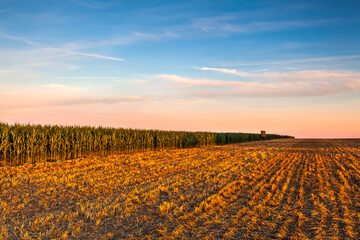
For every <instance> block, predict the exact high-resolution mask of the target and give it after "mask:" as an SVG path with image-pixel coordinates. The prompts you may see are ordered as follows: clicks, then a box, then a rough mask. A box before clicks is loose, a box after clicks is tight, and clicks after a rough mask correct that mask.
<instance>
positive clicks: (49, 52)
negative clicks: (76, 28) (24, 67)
mask: <svg viewBox="0 0 360 240" xmlns="http://www.w3.org/2000/svg"><path fill="white" fill-rule="evenodd" d="M0 37H2V38H6V39H10V40H15V41H21V42H23V43H26V44H28V45H31V46H35V47H37V48H38V50H41V49H43V50H44V51H43V52H46V53H48V54H51V53H59V52H61V53H65V54H70V55H79V56H85V57H91V58H99V59H106V60H111V61H119V62H125V61H126V60H125V59H123V58H117V57H110V56H105V55H100V54H93V53H83V52H78V51H73V50H68V49H66V48H49V47H46V48H45V47H43V46H41V45H40V44H38V43H36V42H33V41H30V40H28V39H26V38H22V37H17V36H12V35H7V34H4V33H0Z"/></svg>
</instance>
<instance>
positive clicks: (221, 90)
mask: <svg viewBox="0 0 360 240" xmlns="http://www.w3.org/2000/svg"><path fill="white" fill-rule="evenodd" d="M199 69H200V70H208V71H217V72H220V73H226V74H232V75H236V76H241V77H243V76H246V77H247V78H246V79H242V80H238V81H225V80H213V79H196V78H186V77H181V76H177V75H168V74H160V75H157V78H159V79H162V80H166V81H169V82H172V83H174V84H176V85H178V86H179V87H180V86H181V87H183V88H185V91H188V90H189V88H191V92H194V91H195V92H196V94H198V96H200V97H206V98H216V97H309V96H329V95H337V94H345V93H359V92H360V73H358V72H350V71H343V72H331V71H322V70H316V71H313V70H311V71H294V72H265V73H250V72H241V71H237V70H234V69H218V68H199Z"/></svg>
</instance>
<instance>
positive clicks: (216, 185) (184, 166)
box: [0, 139, 360, 239]
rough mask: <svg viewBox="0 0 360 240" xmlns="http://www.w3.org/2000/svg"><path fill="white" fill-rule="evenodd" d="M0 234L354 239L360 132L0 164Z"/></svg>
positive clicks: (358, 216) (359, 208) (359, 206)
mask: <svg viewBox="0 0 360 240" xmlns="http://www.w3.org/2000/svg"><path fill="white" fill-rule="evenodd" d="M0 213H1V214H0V226H1V229H0V232H1V233H0V239H1V238H2V239H19V238H20V239H31V238H40V239H51V238H59V239H68V238H69V239H131V238H133V239H138V238H140V239H143V238H145V239H146V238H149V239H158V238H164V239H180V238H185V239H206V238H208V239H223V238H224V239H272V238H280V239H282V238H289V239H308V238H309V239H315V238H319V239H359V238H360V235H359V232H360V140H294V139H284V140H271V141H261V142H250V143H242V144H233V145H226V146H217V147H214V146H211V147H203V148H192V149H179V150H162V151H156V152H144V153H134V154H122V155H114V156H107V157H89V158H84V159H77V160H67V161H63V162H52V163H49V162H46V163H37V164H26V165H22V166H17V167H3V168H0Z"/></svg>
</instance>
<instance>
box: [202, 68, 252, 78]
mask: <svg viewBox="0 0 360 240" xmlns="http://www.w3.org/2000/svg"><path fill="white" fill-rule="evenodd" d="M195 69H198V70H203V71H215V72H221V73H227V74H233V75H237V76H240V77H250V76H251V73H249V72H243V71H239V70H236V69H228V68H209V67H195Z"/></svg>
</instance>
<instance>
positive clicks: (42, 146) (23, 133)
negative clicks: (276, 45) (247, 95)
mask: <svg viewBox="0 0 360 240" xmlns="http://www.w3.org/2000/svg"><path fill="white" fill-rule="evenodd" d="M266 138H267V139H276V138H289V136H280V135H275V134H268V135H267V136H266ZM260 139H261V138H260V134H249V133H210V132H184V131H160V130H139V129H124V128H106V127H96V128H95V127H80V126H57V125H55V126H49V125H44V126H43V125H30V124H27V125H21V124H14V125H9V124H5V123H0V162H2V163H3V164H9V165H19V164H23V163H34V162H41V161H51V160H60V159H72V158H79V157H86V156H90V155H108V154H117V153H130V152H137V151H145V150H161V149H175V148H190V147H199V146H206V145H223V144H229V143H238V142H246V141H256V140H260ZM0 165H1V164H0Z"/></svg>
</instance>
